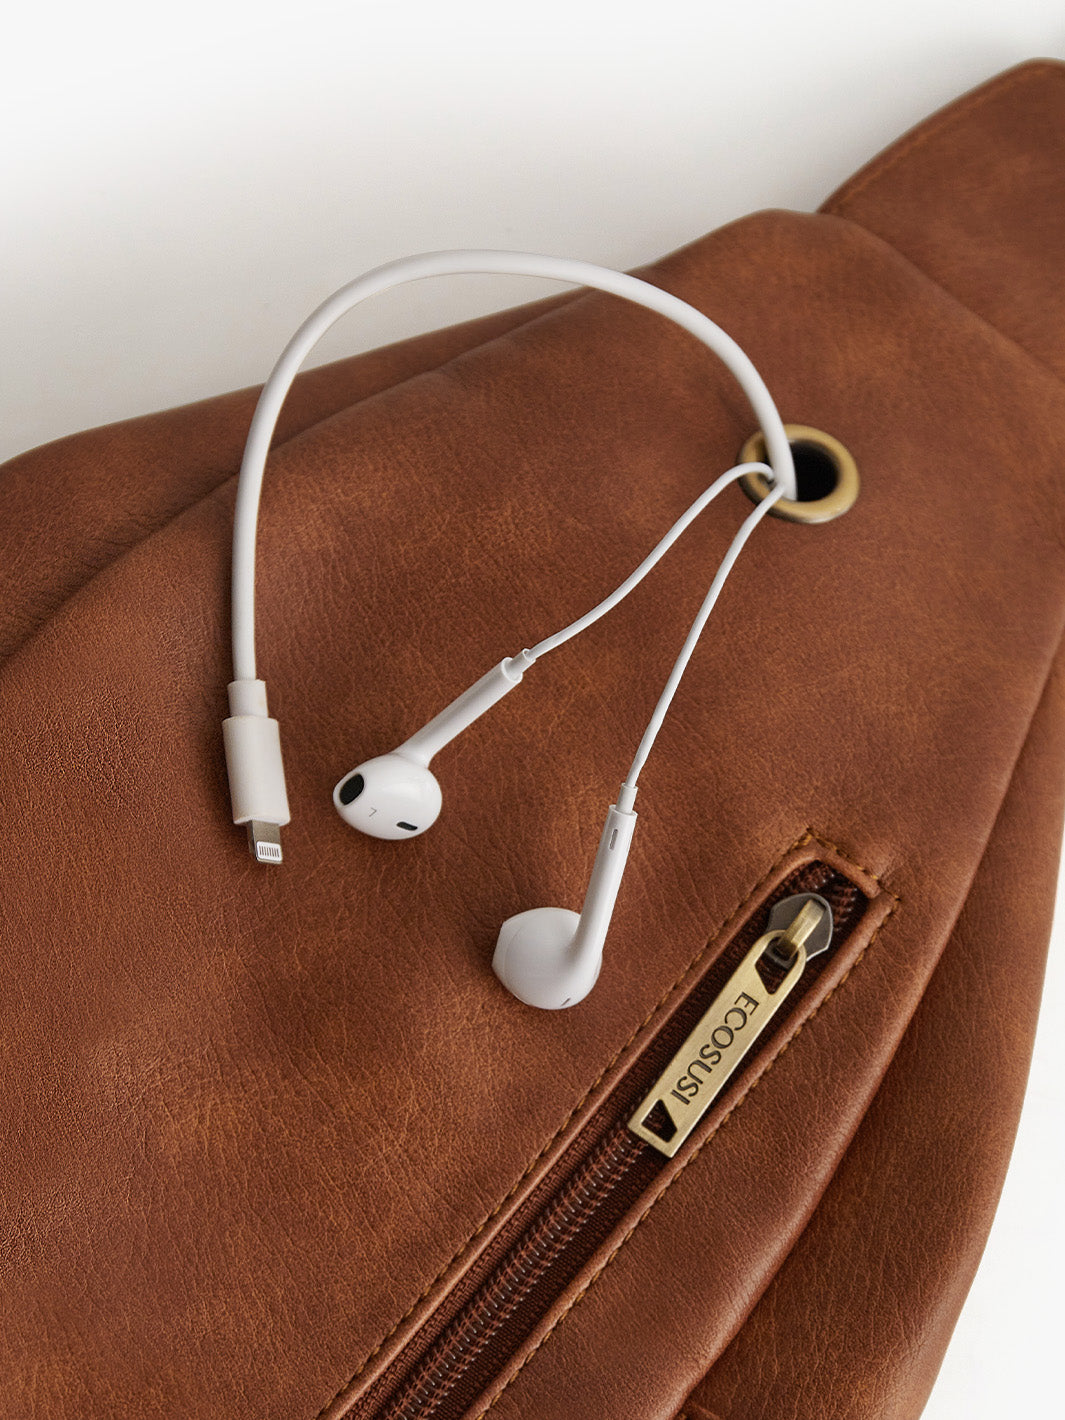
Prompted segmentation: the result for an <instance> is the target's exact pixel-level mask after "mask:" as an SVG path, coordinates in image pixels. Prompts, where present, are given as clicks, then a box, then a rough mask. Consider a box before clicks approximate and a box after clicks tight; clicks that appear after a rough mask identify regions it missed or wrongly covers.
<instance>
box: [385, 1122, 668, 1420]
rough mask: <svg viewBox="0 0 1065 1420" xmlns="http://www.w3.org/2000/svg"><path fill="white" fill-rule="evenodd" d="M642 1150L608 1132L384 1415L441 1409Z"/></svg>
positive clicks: (414, 1417) (404, 1419) (406, 1416)
mask: <svg viewBox="0 0 1065 1420" xmlns="http://www.w3.org/2000/svg"><path fill="white" fill-rule="evenodd" d="M643 1151H644V1146H643V1145H642V1144H641V1143H640V1141H639V1140H638V1139H636V1138H635V1137H634V1136H633V1135H632V1134H630V1133H629V1132H628V1130H626V1129H624V1128H621V1127H618V1128H616V1129H614V1130H613V1131H612V1132H611V1133H610V1134H608V1135H607V1136H606V1137H605V1139H604V1140H603V1141H602V1143H601V1144H600V1145H599V1146H598V1148H597V1149H596V1150H595V1152H594V1153H593V1154H592V1155H591V1156H590V1157H589V1158H588V1159H587V1160H586V1161H585V1163H584V1165H583V1166H582V1167H581V1168H580V1169H579V1170H578V1171H577V1173H576V1174H575V1175H574V1176H573V1178H571V1179H570V1180H569V1182H568V1183H567V1185H566V1187H565V1188H564V1189H563V1190H562V1192H561V1193H560V1194H559V1195H558V1197H557V1198H555V1199H554V1200H553V1201H552V1203H551V1204H550V1205H549V1206H548V1208H547V1210H546V1211H545V1212H544V1213H542V1214H541V1215H540V1217H539V1218H538V1219H537V1220H536V1222H535V1223H534V1224H533V1225H532V1227H531V1228H530V1229H529V1230H528V1232H527V1233H526V1234H525V1235H524V1236H523V1237H522V1239H521V1241H520V1242H518V1243H517V1244H516V1246H515V1248H514V1251H513V1252H512V1253H511V1254H510V1256H509V1257H508V1258H506V1260H505V1261H504V1263H503V1265H502V1267H501V1268H500V1269H499V1271H498V1272H496V1273H495V1274H494V1276H492V1277H490V1278H489V1280H488V1281H487V1282H486V1284H485V1286H484V1287H483V1288H482V1289H481V1291H480V1292H478V1293H477V1294H476V1296H474V1297H473V1299H472V1300H471V1301H470V1303H469V1304H468V1307H467V1308H466V1309H464V1311H463V1312H460V1313H459V1315H458V1316H457V1317H456V1318H455V1320H454V1322H452V1324H451V1326H450V1327H449V1328H448V1329H447V1331H446V1332H444V1334H443V1335H442V1336H441V1337H440V1339H439V1340H438V1342H437V1344H436V1345H435V1346H434V1347H433V1348H432V1350H431V1351H430V1352H429V1354H428V1355H427V1356H426V1357H425V1359H424V1360H423V1362H422V1364H421V1365H420V1366H419V1367H418V1368H417V1370H415V1372H414V1374H413V1375H412V1376H411V1377H410V1379H409V1380H408V1382H407V1383H406V1385H404V1386H403V1388H402V1390H401V1391H400V1393H399V1394H398V1395H397V1396H396V1397H395V1399H394V1400H393V1401H392V1402H391V1404H390V1405H389V1406H388V1408H387V1409H386V1410H385V1411H384V1412H383V1413H382V1416H381V1420H425V1417H427V1416H428V1415H430V1414H431V1413H432V1411H433V1410H435V1409H436V1407H437V1406H438V1405H439V1404H440V1403H441V1401H442V1400H443V1399H444V1397H445V1396H446V1395H447V1394H448V1392H449V1391H450V1390H451V1388H452V1387H453V1386H454V1385H456V1384H457V1383H458V1381H459V1380H460V1379H461V1378H462V1376H463V1374H464V1373H465V1371H466V1370H467V1368H468V1367H469V1366H470V1365H472V1364H473V1362H474V1361H475V1360H476V1359H477V1357H478V1356H479V1355H480V1353H481V1352H482V1351H483V1350H484V1348H485V1346H487V1345H488V1343H489V1341H491V1339H492V1337H493V1336H494V1335H495V1333H496V1332H497V1331H498V1330H499V1328H500V1327H501V1326H502V1325H503V1323H504V1322H505V1321H506V1320H507V1319H508V1318H509V1317H510V1316H511V1315H512V1314H513V1312H514V1310H515V1308H516V1307H518V1306H520V1304H521V1302H522V1301H523V1300H524V1299H525V1297H526V1296H527V1295H528V1293H529V1291H530V1290H531V1289H532V1288H533V1286H535V1284H536V1283H537V1282H538V1281H539V1279H540V1278H541V1277H542V1276H543V1274H544V1272H545V1271H546V1270H547V1268H548V1267H550V1265H551V1263H552V1262H554V1260H555V1258H556V1257H557V1256H558V1254H559V1253H560V1252H561V1251H562V1250H563V1249H564V1248H565V1247H566V1245H567V1244H568V1243H569V1242H570V1240H571V1238H572V1237H573V1236H574V1234H575V1233H577V1232H578V1231H579V1230H580V1228H581V1227H582V1226H583V1225H584V1223H585V1222H587V1220H588V1219H589V1218H590V1217H591V1215H592V1214H593V1213H594V1212H595V1211H596V1209H597V1208H598V1207H599V1206H600V1204H601V1203H602V1202H603V1200H604V1199H605V1198H607V1197H608V1196H609V1195H610V1194H611V1193H612V1192H613V1190H614V1189H615V1188H616V1187H617V1185H618V1184H619V1183H620V1182H621V1180H622V1179H623V1178H624V1177H625V1175H626V1174H627V1173H628V1170H629V1166H630V1164H632V1162H633V1161H634V1160H635V1159H636V1158H638V1157H639V1156H640V1155H641V1154H642V1153H643Z"/></svg>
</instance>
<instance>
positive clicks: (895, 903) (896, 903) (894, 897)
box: [474, 830, 902, 1420]
mask: <svg viewBox="0 0 1065 1420" xmlns="http://www.w3.org/2000/svg"><path fill="white" fill-rule="evenodd" d="M811 840H812V841H813V842H815V843H820V844H822V845H823V846H824V847H826V848H831V849H833V851H834V852H837V853H840V856H841V857H844V858H847V861H848V862H849V863H851V865H852V866H853V867H856V868H860V869H861V871H862V872H864V873H868V876H869V877H871V878H872V879H873V881H874V882H876V883H877V885H878V886H879V887H881V888H882V890H883V891H884V892H885V893H886V894H887V896H888V897H890V898H891V902H892V905H891V907H890V908H889V910H888V912H887V914H886V915H885V917H884V919H883V921H882V922H880V923H879V924H878V925H877V928H876V930H875V931H874V932H873V934H872V936H871V937H870V938H869V940H868V942H866V944H865V946H864V947H863V948H862V950H861V951H860V952H859V953H858V955H857V956H856V957H855V959H854V961H853V962H851V964H850V966H849V967H848V968H847V970H846V971H845V972H844V974H843V975H842V976H841V977H840V979H839V980H838V981H837V982H836V984H835V986H833V988H832V990H831V991H830V992H829V993H828V995H827V996H826V997H825V998H824V1000H823V1001H822V1002H821V1003H820V1005H819V1006H818V1007H817V1008H816V1009H815V1010H813V1011H811V1013H810V1014H809V1015H808V1016H807V1017H806V1019H805V1020H804V1021H803V1022H802V1023H801V1025H800V1026H799V1027H798V1029H797V1030H796V1031H795V1032H794V1034H793V1035H791V1036H789V1037H788V1039H787V1040H786V1041H784V1042H783V1044H782V1045H781V1046H780V1048H779V1050H777V1052H776V1053H775V1054H774V1055H773V1056H772V1058H771V1059H770V1060H769V1061H768V1063H767V1064H766V1066H765V1069H764V1070H762V1072H761V1073H760V1074H759V1075H758V1076H756V1078H755V1079H754V1080H752V1081H751V1083H750V1085H748V1087H747V1089H746V1090H744V1092H743V1094H742V1095H740V1097H739V1098H738V1099H737V1100H736V1101H735V1102H734V1103H733V1105H732V1107H731V1108H730V1109H729V1110H728V1111H727V1112H726V1113H725V1114H724V1115H723V1116H722V1117H721V1119H720V1120H719V1121H718V1124H717V1126H716V1128H715V1129H713V1130H712V1131H711V1133H710V1134H708V1135H707V1137H706V1138H705V1139H704V1140H703V1141H702V1143H701V1144H700V1145H699V1146H698V1148H696V1149H694V1150H693V1151H692V1152H691V1153H690V1154H689V1155H688V1157H687V1158H686V1159H685V1160H684V1162H683V1163H682V1164H681V1165H680V1167H679V1168H678V1169H677V1172H676V1173H675V1174H674V1175H673V1177H672V1178H671V1179H670V1180H669V1182H668V1183H667V1184H666V1185H665V1187H664V1188H663V1189H662V1191H661V1193H659V1194H658V1195H657V1196H656V1197H655V1198H653V1199H652V1200H651V1202H650V1203H649V1204H648V1206H647V1208H646V1209H645V1210H644V1212H643V1213H641V1214H640V1216H639V1217H638V1218H637V1219H636V1221H635V1222H634V1223H633V1225H632V1227H631V1228H629V1230H628V1231H627V1232H626V1233H625V1235H624V1237H622V1239H621V1241H620V1242H619V1243H618V1244H617V1246H616V1247H615V1248H614V1249H613V1251H612V1252H611V1253H609V1255H608V1256H607V1257H606V1258H605V1259H604V1261H603V1263H602V1266H601V1267H599V1268H598V1270H597V1271H596V1272H594V1273H593V1274H592V1276H591V1277H589V1279H588V1281H587V1282H586V1283H585V1284H584V1286H583V1287H582V1288H581V1290H580V1291H579V1292H578V1293H577V1294H576V1295H575V1296H574V1297H573V1298H572V1299H571V1301H570V1302H569V1304H568V1305H567V1306H566V1308H565V1309H564V1310H563V1311H562V1312H560V1313H559V1315H558V1316H557V1317H556V1318H555V1320H554V1322H552V1324H551V1326H550V1328H549V1329H548V1330H547V1331H546V1332H545V1333H544V1334H543V1336H541V1338H540V1340H539V1341H538V1342H537V1343H536V1345H535V1346H534V1347H533V1348H532V1350H531V1351H530V1352H529V1354H528V1355H527V1356H526V1357H525V1359H524V1360H523V1361H522V1363H521V1365H520V1366H519V1367H518V1368H517V1370H516V1371H515V1372H514V1374H513V1375H511V1376H510V1377H508V1379H507V1381H506V1382H505V1384H504V1385H503V1386H502V1388H501V1389H500V1390H499V1391H498V1393H497V1394H496V1395H495V1397H494V1398H493V1399H492V1400H491V1401H490V1402H489V1404H488V1405H486V1406H485V1408H484V1409H483V1410H480V1411H478V1413H477V1415H476V1416H475V1417H474V1420H484V1416H486V1415H487V1414H488V1412H489V1411H490V1410H492V1409H493V1408H494V1407H495V1405H496V1404H498V1402H499V1401H500V1400H501V1399H502V1397H503V1396H504V1395H505V1394H506V1392H507V1390H508V1388H509V1387H510V1385H511V1384H512V1383H513V1382H514V1381H515V1380H517V1378H518V1376H519V1375H520V1374H521V1373H522V1371H523V1370H524V1369H525V1367H526V1366H527V1365H528V1364H529V1362H530V1361H531V1360H532V1358H533V1357H534V1356H535V1355H536V1353H537V1351H539V1349H540V1347H541V1346H542V1345H543V1344H544V1342H545V1341H547V1340H548V1339H549V1338H550V1337H551V1336H553V1335H554V1333H555V1330H556V1329H557V1327H558V1326H559V1324H560V1323H561V1322H562V1321H564V1320H565V1318H566V1317H567V1316H569V1314H570V1313H571V1312H572V1311H573V1309H574V1307H575V1306H576V1305H577V1303H578V1302H580V1301H581V1300H582V1298H583V1297H585V1296H587V1294H588V1292H589V1291H590V1290H591V1288H592V1287H593V1286H594V1285H595V1283H596V1282H597V1281H598V1280H599V1278H600V1277H601V1276H602V1275H603V1273H604V1272H605V1271H606V1269H607V1268H608V1267H609V1266H610V1264H611V1263H612V1262H613V1260H614V1258H615V1257H617V1255H618V1253H619V1252H620V1251H621V1249H622V1248H623V1247H624V1246H625V1244H626V1243H627V1242H628V1240H629V1238H631V1237H632V1235H633V1233H634V1232H635V1231H636V1229H637V1228H638V1227H639V1226H640V1224H641V1223H642V1222H644V1220H645V1219H646V1218H648V1217H649V1216H650V1214H651V1211H652V1209H653V1208H654V1207H655V1204H657V1203H659V1202H660V1201H661V1200H662V1199H663V1198H664V1197H665V1195H666V1194H667V1193H668V1192H669V1190H670V1188H672V1186H673V1184H674V1183H676V1181H677V1179H678V1178H680V1176H681V1174H682V1173H683V1172H684V1170H685V1169H686V1168H687V1167H688V1165H689V1164H690V1163H693V1162H694V1161H695V1159H697V1158H698V1157H699V1155H700V1154H701V1153H702V1151H703V1149H705V1148H706V1146H707V1145H708V1144H709V1143H710V1142H711V1141H712V1140H713V1139H716V1138H717V1136H718V1134H719V1133H720V1132H721V1130H722V1129H723V1128H724V1126H725V1125H726V1124H727V1123H728V1121H729V1120H730V1119H731V1118H732V1117H733V1116H734V1115H735V1113H736V1111H737V1110H738V1109H739V1108H740V1106H741V1105H742V1104H743V1102H744V1100H745V1099H747V1097H748V1096H749V1095H750V1093H751V1091H752V1090H753V1089H754V1088H755V1087H756V1086H757V1085H759V1084H761V1082H762V1081H763V1080H764V1079H765V1077H766V1076H767V1075H768V1074H769V1072H770V1070H772V1068H773V1066H774V1065H775V1064H776V1063H777V1061H778V1060H779V1059H780V1057H781V1056H782V1055H783V1054H784V1052H785V1051H786V1050H787V1048H788V1047H789V1046H790V1045H791V1043H792V1042H793V1041H795V1040H797V1039H798V1038H799V1036H800V1035H801V1034H802V1032H803V1031H804V1030H805V1028H806V1027H807V1026H808V1025H809V1023H810V1022H811V1021H812V1020H814V1018H815V1017H816V1016H817V1015H818V1013H819V1012H820V1010H821V1008H822V1007H823V1006H825V1005H827V1003H828V1002H829V1001H831V999H832V997H833V996H834V995H835V994H836V992H837V991H838V990H839V989H840V987H841V986H842V985H843V984H844V982H845V981H846V980H847V979H848V978H849V977H850V975H851V973H852V972H853V971H854V970H855V968H856V967H857V966H858V965H859V964H860V963H861V962H862V961H863V960H864V958H865V956H866V953H867V952H868V951H869V948H870V947H871V946H872V945H873V943H874V942H875V941H876V939H877V938H878V937H879V936H880V933H881V932H882V931H883V929H884V927H885V926H886V924H887V923H888V921H889V920H890V919H891V917H892V915H893V914H894V913H895V911H896V910H897V909H898V908H899V907H900V906H901V904H902V899H901V898H900V897H899V896H898V894H897V893H893V892H892V891H891V890H890V889H889V888H887V887H884V885H883V883H882V882H881V880H880V878H879V877H877V875H876V874H875V873H871V872H869V870H868V869H867V868H862V867H861V864H859V863H856V862H855V861H854V860H853V859H852V858H849V857H847V855H846V854H844V853H842V852H841V850H840V849H839V848H837V847H836V845H835V844H834V843H830V842H829V841H828V839H825V838H819V837H818V836H817V835H816V834H815V833H814V832H813V831H812V830H808V832H807V834H806V835H805V839H804V840H801V841H811Z"/></svg>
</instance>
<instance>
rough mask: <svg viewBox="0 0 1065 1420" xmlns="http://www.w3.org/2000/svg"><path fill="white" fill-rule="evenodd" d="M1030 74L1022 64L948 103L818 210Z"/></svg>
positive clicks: (834, 205) (848, 197) (1049, 70)
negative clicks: (1002, 77) (1004, 76)
mask: <svg viewBox="0 0 1065 1420" xmlns="http://www.w3.org/2000/svg"><path fill="white" fill-rule="evenodd" d="M1035 68H1036V69H1037V70H1038V71H1040V72H1042V73H1045V74H1057V75H1059V76H1060V77H1061V78H1065V69H1059V68H1058V67H1057V66H1056V65H1053V64H1041V65H1037V66H1035ZM1032 73H1033V67H1032V66H1031V65H1028V64H1026V65H1024V66H1023V67H1022V68H1020V69H1017V70H1015V71H1014V74H1013V77H1012V78H1011V79H1009V80H994V79H993V80H992V81H991V82H990V84H988V85H987V86H986V87H984V88H981V89H978V90H977V91H976V93H974V94H972V95H971V96H970V97H969V98H968V99H963V100H962V101H961V102H960V103H958V104H951V105H950V106H949V107H948V108H947V110H946V112H945V113H942V114H941V115H940V116H939V119H938V120H932V121H931V122H926V123H922V124H921V125H920V126H919V127H918V128H916V129H915V130H914V132H913V133H911V134H910V136H909V138H903V139H901V140H900V141H899V142H898V143H895V144H893V145H892V147H890V148H889V149H888V151H887V152H886V153H885V154H884V155H883V156H882V157H881V158H879V159H874V161H873V162H872V163H871V164H870V165H869V167H868V168H866V170H865V172H864V174H863V173H859V174H858V176H857V177H855V178H853V179H852V180H851V182H850V183H849V184H844V186H843V187H841V188H839V189H838V190H837V191H836V192H834V193H833V194H832V195H831V196H830V197H829V198H828V199H827V200H826V201H825V202H824V203H823V205H822V207H821V209H820V210H821V211H822V212H833V211H837V210H839V209H840V208H841V207H843V206H845V205H846V204H847V203H849V202H853V200H854V199H855V198H856V197H857V196H858V194H859V193H861V192H864V190H865V189H866V188H867V187H868V186H869V184H870V183H871V182H875V181H876V180H877V179H878V178H881V177H883V176H884V174H885V173H888V172H890V171H891V169H892V168H893V167H894V166H895V165H896V164H897V163H899V162H901V161H902V159H903V158H905V157H907V156H908V155H909V154H911V153H913V152H915V151H916V150H917V149H918V148H921V147H923V146H924V145H925V144H926V143H928V142H930V140H931V139H933V138H935V137H937V136H938V135H940V134H942V133H943V132H945V131H946V130H947V129H950V128H953V127H954V125H955V124H957V123H960V122H961V120H962V119H964V118H971V117H972V115H973V114H974V113H975V112H976V111H977V110H978V109H980V108H983V106H984V105H985V104H987V103H990V102H991V100H992V99H994V98H1001V97H1002V96H1003V95H1004V94H1008V93H1009V92H1010V91H1011V90H1012V89H1014V88H1016V87H1017V86H1018V85H1019V84H1020V83H1021V81H1022V80H1028V79H1030V78H1031V77H1032Z"/></svg>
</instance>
